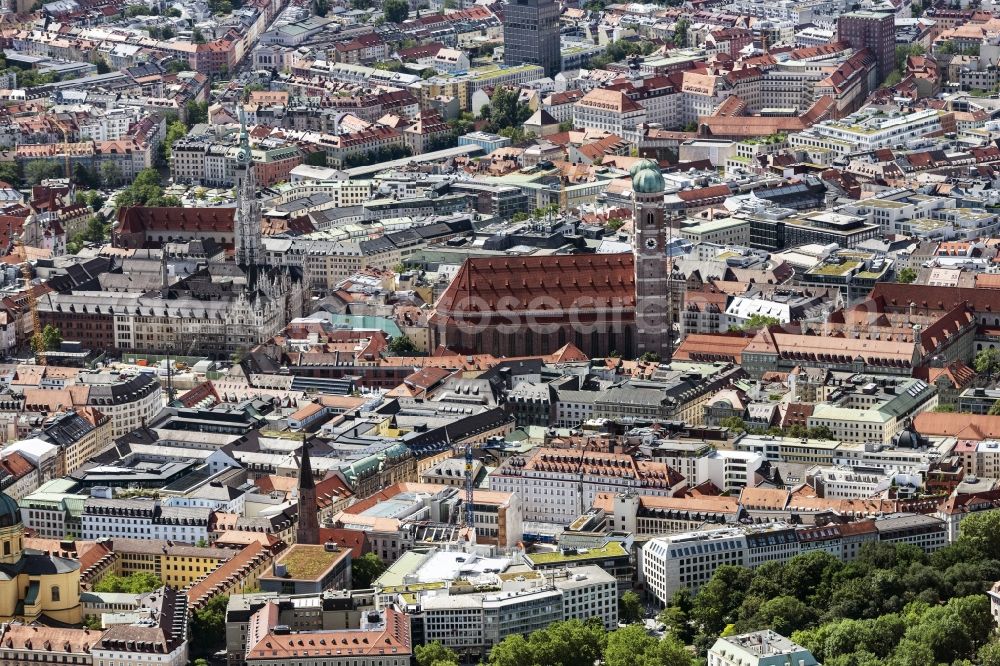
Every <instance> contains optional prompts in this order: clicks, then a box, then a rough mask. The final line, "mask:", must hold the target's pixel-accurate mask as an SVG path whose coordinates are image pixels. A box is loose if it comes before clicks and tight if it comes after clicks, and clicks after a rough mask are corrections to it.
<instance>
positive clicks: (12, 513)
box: [0, 493, 21, 528]
mask: <svg viewBox="0 0 1000 666" xmlns="http://www.w3.org/2000/svg"><path fill="white" fill-rule="evenodd" d="M19 524H21V508H20V507H19V506H18V505H17V502H15V501H14V499H13V498H12V497H11V496H10V495H8V494H6V493H0V528H2V527H13V526H14V525H19Z"/></svg>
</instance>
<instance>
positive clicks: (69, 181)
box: [55, 118, 73, 190]
mask: <svg viewBox="0 0 1000 666" xmlns="http://www.w3.org/2000/svg"><path fill="white" fill-rule="evenodd" d="M55 121H56V126H57V127H58V128H59V129H60V131H62V135H63V145H62V148H63V158H64V159H65V161H66V185H67V186H68V187H69V188H70V189H71V190H72V187H73V186H72V182H73V173H72V172H73V170H72V168H70V163H69V140H68V139H67V133H66V125H65V124H64V123H63V121H61V120H59V119H58V118H56V119H55Z"/></svg>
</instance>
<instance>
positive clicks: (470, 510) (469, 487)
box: [465, 444, 476, 541]
mask: <svg viewBox="0 0 1000 666" xmlns="http://www.w3.org/2000/svg"><path fill="white" fill-rule="evenodd" d="M474 476H475V475H474V474H473V473H472V444H466V445H465V526H466V527H468V528H469V539H470V540H471V541H475V540H476V511H475V501H474V492H473V488H474V484H475V478H474Z"/></svg>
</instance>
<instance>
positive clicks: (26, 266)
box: [14, 209, 47, 365]
mask: <svg viewBox="0 0 1000 666" xmlns="http://www.w3.org/2000/svg"><path fill="white" fill-rule="evenodd" d="M31 214H32V216H34V214H35V211H34V209H32V211H31ZM26 232H27V229H23V230H22V233H20V234H15V235H14V243H15V244H16V245H17V247H19V248H21V258H22V259H24V261H23V262H21V275H22V276H23V277H24V293H25V294H26V296H27V298H28V311H29V312H30V313H31V346H32V348H33V349H34V351H35V362H36V363H37V364H38V365H46V363H47V361H46V358H45V339H44V338H43V337H42V325H41V323H40V322H39V318H38V298H37V297H36V296H35V290H34V289H33V287H32V284H31V279H32V275H31V263H30V262H29V261H28V251H27V250H26V249H25V246H24V233H26Z"/></svg>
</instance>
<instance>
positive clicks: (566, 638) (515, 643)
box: [418, 619, 694, 666]
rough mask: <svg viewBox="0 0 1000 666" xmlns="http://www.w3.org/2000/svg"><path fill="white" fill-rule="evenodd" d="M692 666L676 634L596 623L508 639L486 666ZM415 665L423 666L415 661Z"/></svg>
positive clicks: (495, 649)
mask: <svg viewBox="0 0 1000 666" xmlns="http://www.w3.org/2000/svg"><path fill="white" fill-rule="evenodd" d="M598 660H600V661H601V662H603V663H604V664H605V665H606V666H693V664H694V658H693V655H692V654H691V653H690V652H689V651H688V650H687V648H685V646H684V643H683V642H681V641H680V640H679V639H678V638H677V637H676V636H674V635H667V636H665V637H664V638H663V639H662V640H660V639H657V638H654V637H652V636H650V635H649V634H647V633H646V630H645V628H643V627H642V625H639V624H633V625H629V626H627V627H624V628H621V629H617V630H615V631H611V632H608V631H606V630H605V629H604V627H603V626H602V625H601V623H600V622H599V621H596V620H594V619H591V620H588V621H587V622H581V621H580V620H567V621H566V622H555V623H553V624H551V625H549V626H548V627H546V628H544V629H540V630H538V631H535V632H533V633H532V634H530V635H528V636H527V637H525V636H522V635H521V634H514V635H512V636H508V637H507V638H505V639H504V640H503V641H501V642H500V643H498V644H497V645H495V646H494V647H493V649H492V650H491V651H490V655H489V658H488V659H487V660H486V662H485V664H486V666H525V665H526V664H545V666H579V665H580V664H593V663H596V662H597V661H598ZM418 666H424V664H420V663H419V656H418Z"/></svg>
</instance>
